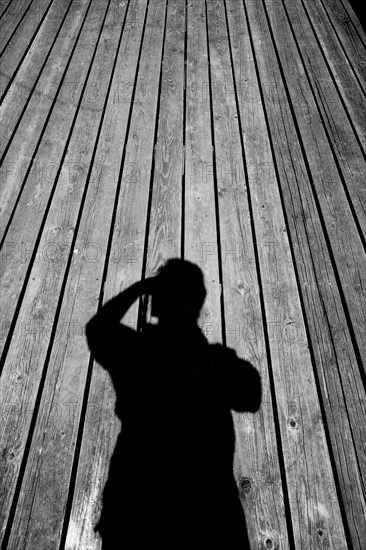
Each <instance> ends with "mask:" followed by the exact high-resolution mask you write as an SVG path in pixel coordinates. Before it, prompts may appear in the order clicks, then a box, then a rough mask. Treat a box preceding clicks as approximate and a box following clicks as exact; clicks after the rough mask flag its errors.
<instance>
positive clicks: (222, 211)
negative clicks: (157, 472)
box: [0, 0, 366, 550]
mask: <svg viewBox="0 0 366 550" xmlns="http://www.w3.org/2000/svg"><path fill="white" fill-rule="evenodd" d="M0 14H1V19H0V23H1V35H0V51H1V87H0V95H1V101H2V104H1V109H0V111H1V135H2V140H1V145H0V148H1V150H0V155H1V164H2V165H1V191H0V200H1V231H0V232H1V246H2V252H1V304H2V306H1V307H2V316H1V350H2V362H1V378H0V403H1V425H0V430H1V431H0V434H1V435H0V456H1V468H0V472H1V473H0V484H1V491H0V528H1V535H0V540H1V541H2V543H3V548H4V550H5V548H7V549H10V550H15V549H21V550H24V549H29V550H53V549H60V550H61V549H63V548H66V549H68V550H76V549H79V550H96V549H99V548H100V539H99V538H98V535H96V534H95V533H94V532H93V526H94V525H95V523H96V521H97V519H98V517H99V513H100V509H101V494H102V490H103V485H104V482H105V480H106V477H107V474H108V464H109V459H110V457H111V454H112V452H113V448H114V445H115V441H116V437H117V434H118V432H119V430H120V424H119V422H118V421H117V419H116V417H115V415H114V410H113V405H114V393H113V387H112V385H111V382H110V380H109V377H108V375H107V374H106V372H105V371H103V370H102V369H101V368H100V367H99V366H98V365H97V364H93V361H92V360H91V358H90V354H89V351H88V348H87V345H86V340H85V334H84V328H85V324H86V322H87V321H88V320H89V319H90V318H91V317H92V316H93V314H94V313H95V312H96V310H97V309H98V307H99V306H100V305H101V304H102V303H103V302H104V301H105V300H107V299H109V298H110V297H112V296H114V295H115V294H117V293H118V292H119V291H121V289H124V288H126V287H127V286H129V285H130V284H131V283H133V282H134V281H136V280H139V279H141V278H142V277H144V276H149V275H151V274H153V273H154V272H155V271H156V269H157V268H158V267H159V266H160V265H161V264H162V262H164V261H165V260H166V259H167V258H170V257H176V256H182V257H184V258H186V259H189V260H191V261H193V262H195V263H197V264H198V265H199V266H200V267H201V269H202V270H203V271H204V274H205V279H206V286H207V289H208V297H207V301H206V306H205V308H204V311H203V314H202V318H201V321H200V322H201V326H202V329H203V330H204V332H205V334H206V335H207V337H208V339H209V340H210V341H212V342H215V341H220V342H223V343H224V344H225V343H226V344H227V345H228V346H229V347H232V348H235V349H236V351H237V353H238V354H239V355H240V356H241V357H244V358H246V359H248V360H250V361H251V362H252V363H253V364H254V365H255V366H256V368H257V369H258V370H259V371H260V373H261V377H262V384H263V401H262V406H261V408H260V411H259V412H258V413H256V414H254V415H253V414H238V413H233V416H234V423H235V430H236V438H237V450H236V455H235V463H234V473H235V478H236V480H237V484H238V488H239V492H240V495H241V500H242V503H243V507H244V510H245V514H246V518H247V523H248V529H249V534H250V538H251V540H252V548H253V550H264V549H271V550H275V549H281V550H286V549H290V548H296V550H300V549H302V550H312V549H317V550H318V549H319V550H321V549H322V550H323V549H334V550H346V549H348V550H352V549H354V550H364V548H365V544H366V543H365V541H366V444H365V442H366V395H365V385H366V384H365V382H366V367H365V357H366V322H365V320H366V319H365V317H366V303H365V301H366V300H365V285H366V263H365V233H366V186H365V180H366V162H365V161H366V156H365V152H366V79H365V76H366V35H365V32H364V30H363V28H362V26H361V25H360V23H359V21H358V20H357V18H356V16H355V14H354V12H353V11H352V9H351V7H350V5H349V4H348V2H347V0H316V1H315V0H245V1H244V2H243V1H242V0H187V1H185V0H169V1H166V0H109V1H107V0H74V1H71V2H70V1H68V0H54V1H50V0H11V1H10V2H9V1H8V0H2V1H1V2H0ZM136 320H137V308H133V309H132V310H131V311H130V314H129V317H128V319H127V321H128V322H129V323H131V324H132V325H134V326H135V325H136ZM208 421H209V419H208ZM212 452H213V453H214V452H215V447H214V442H213V448H212ZM147 472H148V460H147ZM146 499H147V503H146V504H147V506H153V505H154V504H153V495H149V494H148V492H147V495H146ZM142 528H143V526H142ZM192 548H194V546H192ZM172 549H173V547H172Z"/></svg>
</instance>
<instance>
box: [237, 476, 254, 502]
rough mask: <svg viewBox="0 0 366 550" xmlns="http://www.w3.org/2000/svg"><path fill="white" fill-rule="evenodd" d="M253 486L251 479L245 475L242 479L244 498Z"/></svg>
mask: <svg viewBox="0 0 366 550" xmlns="http://www.w3.org/2000/svg"><path fill="white" fill-rule="evenodd" d="M251 488H252V482H251V481H250V479H249V478H247V477H243V478H242V479H241V480H240V492H241V494H242V496H243V497H244V498H246V496H247V495H248V494H249V493H250V491H251Z"/></svg>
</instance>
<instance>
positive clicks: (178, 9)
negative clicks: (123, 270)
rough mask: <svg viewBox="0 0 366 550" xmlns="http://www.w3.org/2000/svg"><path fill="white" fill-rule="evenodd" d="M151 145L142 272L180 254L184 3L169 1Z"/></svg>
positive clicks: (156, 268)
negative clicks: (144, 263) (147, 223)
mask: <svg viewBox="0 0 366 550" xmlns="http://www.w3.org/2000/svg"><path fill="white" fill-rule="evenodd" d="M166 25H167V30H166V36H165V43H164V53H163V64H162V80H161V90H160V97H159V114H158V133H157V138H156V144H155V148H154V172H153V188H152V196H151V210H150V213H149V214H150V219H149V239H148V251H147V263H146V276H147V277H150V276H152V275H153V274H155V273H156V271H157V270H158V268H159V267H161V266H162V265H163V264H164V263H165V262H166V260H168V259H169V258H176V257H180V255H181V240H182V234H181V229H182V174H183V88H184V35H185V6H184V4H182V3H181V5H180V6H179V2H177V0H173V1H172V2H170V3H169V6H168V11H167V23H166Z"/></svg>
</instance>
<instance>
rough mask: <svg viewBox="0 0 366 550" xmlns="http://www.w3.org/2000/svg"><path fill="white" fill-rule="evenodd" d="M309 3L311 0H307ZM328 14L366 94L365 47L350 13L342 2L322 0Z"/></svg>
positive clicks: (334, 31)
mask: <svg viewBox="0 0 366 550" xmlns="http://www.w3.org/2000/svg"><path fill="white" fill-rule="evenodd" d="M305 1H306V3H309V0H305ZM321 3H322V6H323V7H324V10H325V12H326V13H327V16H328V17H329V20H330V22H331V24H332V29H333V33H336V34H337V37H338V39H339V41H340V43H341V46H342V49H343V50H344V52H345V55H346V56H347V59H348V60H349V63H350V65H351V67H352V70H353V71H354V74H355V76H356V78H357V80H358V82H359V85H360V86H361V88H362V90H363V93H364V94H366V65H365V47H364V44H363V43H362V41H361V40H360V37H359V35H358V34H357V33H356V32H355V28H354V26H353V24H352V22H351V20H350V17H349V15H348V14H347V13H346V12H345V11H344V8H343V6H342V4H341V2H338V1H337V0H321Z"/></svg>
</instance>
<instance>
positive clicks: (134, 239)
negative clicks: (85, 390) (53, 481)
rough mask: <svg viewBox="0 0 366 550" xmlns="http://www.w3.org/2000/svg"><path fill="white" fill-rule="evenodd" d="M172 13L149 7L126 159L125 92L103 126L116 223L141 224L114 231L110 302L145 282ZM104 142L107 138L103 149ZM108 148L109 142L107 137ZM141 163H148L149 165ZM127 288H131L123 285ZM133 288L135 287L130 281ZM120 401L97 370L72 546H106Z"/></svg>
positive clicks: (96, 217)
mask: <svg viewBox="0 0 366 550" xmlns="http://www.w3.org/2000/svg"><path fill="white" fill-rule="evenodd" d="M134 5H135V8H134V9H135V10H137V16H135V17H137V22H136V23H134V22H133V21H132V23H131V29H130V33H131V44H130V45H128V44H127V43H126V50H125V52H124V54H123V56H121V62H122V60H126V59H128V62H126V63H123V65H122V66H121V67H120V70H119V71H120V72H119V73H118V76H117V74H116V80H117V82H121V83H124V82H126V83H129V84H131V85H132V84H133V81H134V70H135V67H136V64H137V63H136V61H137V55H138V51H137V47H138V43H137V39H138V37H139V35H138V33H139V32H141V27H142V16H143V7H144V3H142V2H141V0H136V2H134ZM165 10H166V6H165V5H164V4H163V3H162V2H159V3H154V4H152V3H151V2H150V4H149V10H148V14H147V21H146V27H144V37H143V46H142V54H141V59H140V60H139V63H138V67H139V73H138V80H137V84H136V93H135V94H134V95H133V96H132V97H131V96H129V101H132V99H133V98H134V101H133V103H132V105H133V110H132V119H131V125H130V127H129V139H128V142H127V144H126V154H125V156H123V155H122V159H121V153H122V151H121V145H122V144H123V143H124V133H121V128H125V126H126V125H127V118H128V110H127V107H128V105H129V103H128V104H125V103H124V98H123V94H122V95H120V96H119V102H118V103H116V105H115V110H114V111H113V110H111V112H110V123H109V125H107V124H105V125H104V126H105V128H106V130H107V128H108V127H109V130H108V142H109V143H110V144H111V146H110V147H111V148H110V150H109V147H108V148H106V150H105V152H104V155H105V162H106V163H107V164H109V163H111V164H112V165H113V166H116V167H117V174H118V173H119V169H120V168H121V170H122V172H121V178H122V187H121V191H120V193H121V194H120V196H119V200H118V210H117V213H116V217H115V220H116V222H118V223H121V221H123V219H124V218H125V216H126V215H128V213H129V212H131V209H132V210H133V212H131V216H132V219H134V220H136V222H135V223H136V224H137V226H136V225H135V226H134V227H132V228H131V229H132V230H133V232H131V233H127V232H123V231H121V232H120V233H118V234H117V232H116V229H115V228H113V227H112V228H111V230H112V231H113V236H114V237H115V238H116V240H115V241H114V243H112V247H111V255H110V257H109V266H108V274H107V279H106V282H105V286H104V290H105V293H106V294H105V299H106V300H107V299H109V298H110V297H112V296H113V295H115V294H116V293H118V292H119V291H120V289H121V279H122V280H123V278H124V277H125V276H126V275H125V274H126V273H130V272H131V271H132V276H134V277H135V280H136V279H139V278H141V270H142V252H143V243H144V236H145V235H144V230H145V225H146V218H145V217H144V216H146V211H147V198H148V192H149V181H150V172H151V162H152V155H153V145H154V129H155V128H154V126H155V118H156V109H157V101H158V97H157V96H158V83H159V72H160V66H161V58H162V50H163V33H164V27H165V13H164V12H165ZM129 48H131V50H130V49H129ZM132 88H133V86H132ZM122 91H123V90H122ZM103 141H104V140H103V139H102V136H101V143H103ZM105 142H106V143H107V137H106V139H105ZM142 159H145V161H144V160H142ZM102 182H103V188H104V189H105V192H104V193H103V194H101V191H100V189H99V190H98V189H96V190H95V201H94V204H93V203H91V205H90V209H91V210H90V213H88V214H87V215H86V216H85V223H86V227H85V232H86V233H87V234H88V235H90V238H91V239H92V241H93V242H97V243H99V247H100V250H101V260H100V263H99V262H98V270H96V268H95V267H93V266H89V269H88V271H87V270H86V269H87V267H88V266H83V269H84V272H83V278H82V279H81V278H80V281H81V280H84V281H85V280H87V281H89V283H88V289H89V291H87V290H86V288H85V284H84V283H82V284H81V287H80V289H78V291H77V293H76V295H77V296H78V297H79V296H80V307H81V308H82V309H81V311H82V312H83V313H82V316H83V319H84V320H85V322H86V321H88V320H89V319H90V317H91V316H92V315H93V314H94V313H95V311H96V306H97V304H96V301H95V296H98V294H99V292H100V290H101V287H100V285H101V281H102V276H103V262H104V260H105V258H106V251H107V247H108V235H106V231H105V229H104V227H105V226H106V225H108V223H107V222H106V220H108V222H109V225H110V223H111V221H114V217H112V212H113V203H112V202H111V199H110V196H111V195H112V196H111V198H113V199H114V198H115V197H114V193H113V194H112V193H111V190H110V189H109V187H110V183H109V177H108V174H105V175H103V180H102ZM136 188H137V189H136ZM135 190H136V191H135ZM135 192H136V194H135ZM103 195H104V197H103ZM117 199H118V197H117ZM142 201H144V202H145V205H144V204H142ZM120 220H121V221H120ZM107 259H108V258H107ZM121 275H122V277H121ZM98 279H99V282H98ZM70 280H71V279H70ZM123 286H125V284H124V283H123ZM126 286H129V282H128V283H127V284H126ZM90 290H91V292H90ZM129 322H131V324H133V325H134V326H135V327H136V322H137V309H136V308H134V316H133V317H131V316H130V318H129ZM114 400H115V394H114V390H113V388H112V384H111V381H110V380H109V375H108V374H107V373H106V372H105V371H103V370H102V369H101V368H99V367H98V366H97V365H95V366H94V369H93V374H92V379H91V385H90V394H89V406H88V409H87V413H86V419H85V426H84V434H83V440H82V445H81V452H80V459H79V467H78V471H77V478H76V486H75V496H74V499H73V506H72V510H71V516H70V522H69V526H68V532H67V538H66V547H71V548H75V549H80V550H83V549H84V548H85V546H87V547H88V548H90V549H91V550H92V549H94V548H99V546H100V540H99V541H98V537H97V535H95V534H94V533H93V531H92V529H93V527H94V526H95V524H96V522H97V520H98V517H99V513H100V509H101V491H102V489H103V486H104V483H105V481H106V479H107V474H108V466H109V460H110V458H111V455H112V452H113V449H114V445H115V443H116V437H117V434H118V431H119V428H120V423H119V421H117V420H116V417H115V413H114V411H113V404H114ZM96 405H97V408H96ZM96 414H97V415H98V416H97V417H96Z"/></svg>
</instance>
